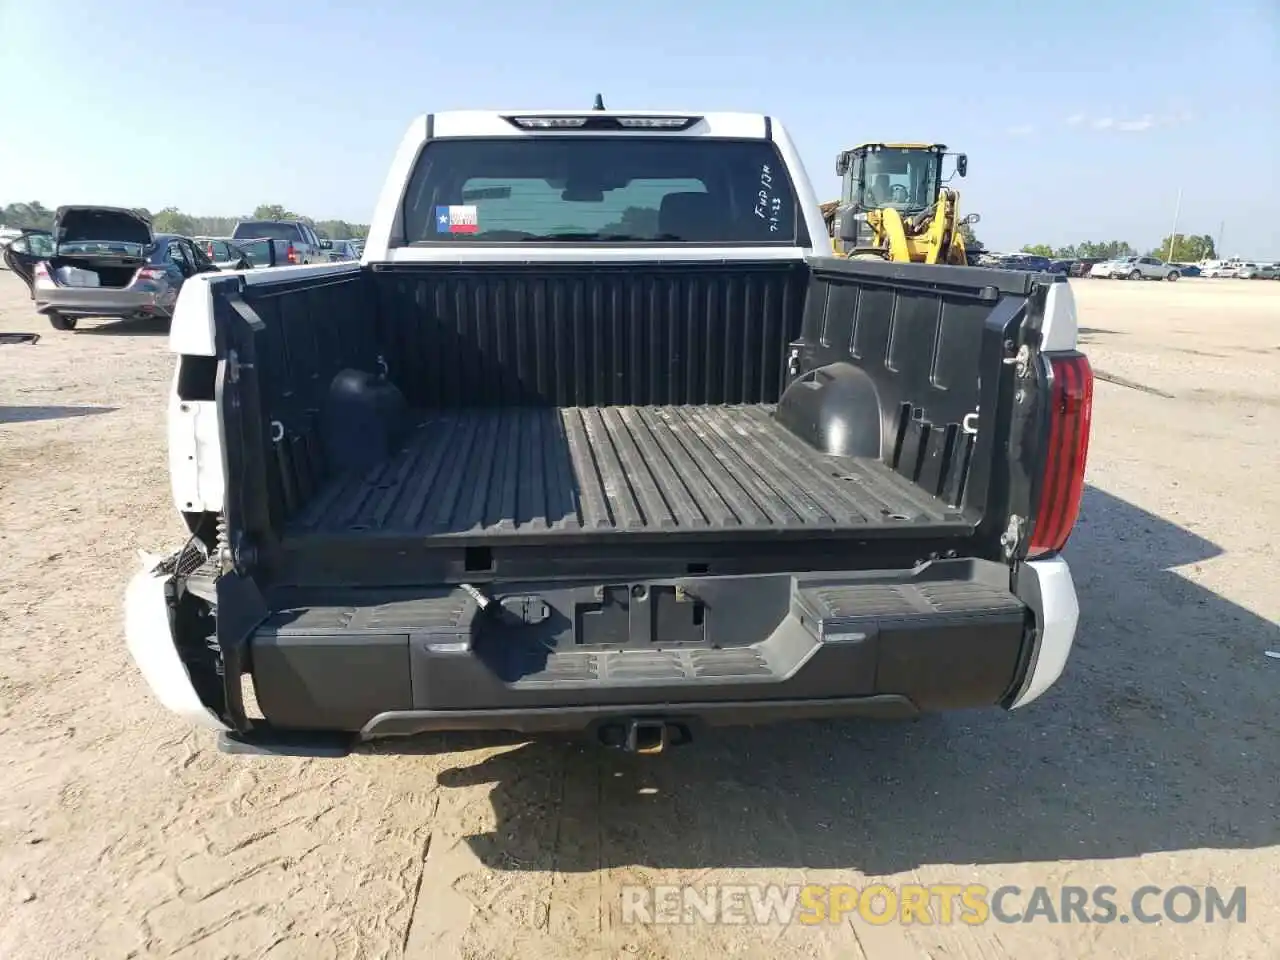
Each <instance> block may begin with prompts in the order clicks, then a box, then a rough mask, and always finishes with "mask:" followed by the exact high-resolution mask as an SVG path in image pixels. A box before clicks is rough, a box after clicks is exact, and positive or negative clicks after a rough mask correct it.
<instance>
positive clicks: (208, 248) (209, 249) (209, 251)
mask: <svg viewBox="0 0 1280 960" xmlns="http://www.w3.org/2000/svg"><path fill="white" fill-rule="evenodd" d="M204 255H205V256H206V257H208V258H209V259H210V260H212V259H213V244H212V243H206V244H205V245H204Z"/></svg>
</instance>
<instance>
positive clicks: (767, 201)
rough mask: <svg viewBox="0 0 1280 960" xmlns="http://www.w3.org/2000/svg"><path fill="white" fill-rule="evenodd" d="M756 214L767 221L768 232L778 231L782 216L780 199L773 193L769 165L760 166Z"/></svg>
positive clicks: (771, 171) (771, 173)
mask: <svg viewBox="0 0 1280 960" xmlns="http://www.w3.org/2000/svg"><path fill="white" fill-rule="evenodd" d="M756 216H757V217H759V218H760V219H761V220H766V221H768V223H769V232H770V233H777V232H778V222H779V220H781V218H782V200H781V199H779V198H778V197H776V196H774V194H773V170H771V169H770V167H769V165H768V164H767V163H766V164H763V165H762V166H761V167H760V192H759V193H757V194H756Z"/></svg>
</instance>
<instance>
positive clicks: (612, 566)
mask: <svg viewBox="0 0 1280 960" xmlns="http://www.w3.org/2000/svg"><path fill="white" fill-rule="evenodd" d="M1076 330H1077V325H1076V315H1075V308H1074V304H1073V300H1072V295H1071V289H1070V287H1069V286H1068V285H1067V283H1066V282H1065V279H1064V278H1057V280H1056V282H1055V280H1054V278H1051V277H1047V276H1045V275H1042V274H1031V273H1021V272H1012V271H999V270H982V269H977V268H970V267H952V266H926V265H917V264H893V263H882V262H868V261H849V260H842V259H836V258H834V257H832V256H831V251H830V247H829V241H828V239H827V232H826V229H825V227H824V224H823V221H822V216H821V213H820V210H819V205H818V200H817V198H816V196H815V195H814V191H813V188H812V186H811V185H810V182H809V178H808V176H807V175H806V173H805V171H804V168H803V167H802V165H801V163H800V158H799V156H798V155H797V153H796V149H795V146H794V144H793V143H792V141H791V139H790V138H789V137H788V135H787V132H786V130H785V129H784V128H783V126H782V124H780V123H779V122H778V121H777V120H775V119H773V118H771V117H767V116H761V115H755V114H737V113H708V114H697V115H695V114H684V113H635V112H618V111H610V110H599V109H597V110H590V111H576V112H575V111H533V112H521V111H506V112H479V111H474V112H454V113H439V114H434V115H428V116H422V117H419V118H418V119H416V120H414V121H413V123H412V124H410V126H409V129H408V131H407V132H406V134H405V136H404V139H403V141H402V142H401V145H400V147H399V150H398V151H397V152H396V155H395V157H394V159H393V160H392V163H391V169H390V172H389V173H388V175H387V179H386V183H385V185H384V187H383V189H382V194H381V197H380V199H379V201H378V205H377V208H376V210H375V211H374V216H373V220H372V226H371V229H370V233H369V238H368V242H367V245H366V248H365V250H364V254H363V258H362V259H361V261H360V262H358V263H336V264H322V265H311V266H298V267H283V268H280V269H276V270H270V271H248V272H244V273H232V274H222V273H220V274H217V275H216V276H211V277H208V278H204V277H201V278H196V279H194V280H193V281H192V282H190V283H188V284H187V285H186V287H184V289H183V291H182V294H181V297H180V300H179V302H178V305H177V310H176V314H175V316H174V319H173V324H172V331H171V335H170V346H171V349H172V351H173V353H174V354H175V356H176V361H177V364H176V371H175V374H174V378H173V383H172V392H171V396H170V400H169V469H170V474H171V479H172V490H173V499H174V505H175V507H176V508H177V510H178V512H179V513H180V514H181V516H182V519H183V521H184V522H185V524H186V527H187V529H188V530H189V532H190V539H189V540H188V541H187V543H186V545H185V546H184V547H183V548H182V549H180V550H178V551H177V552H176V553H173V554H172V555H170V556H168V557H167V558H166V559H163V560H157V559H150V560H147V561H146V562H145V564H144V566H143V569H142V570H140V571H139V572H138V573H137V575H136V576H135V577H134V578H133V580H132V582H131V583H130V585H129V587H128V591H127V597H126V611H125V613H126V634H127V638H128V644H129V649H130V651H131V652H132V655H133V657H134V660H135V661H136V663H137V665H138V667H139V668H140V670H141V672H142V673H143V675H144V676H145V678H146V680H147V682H148V683H149V685H150V687H151V689H152V690H153V692H154V693H155V695H156V697H158V699H159V700H160V701H161V702H162V703H163V704H164V705H166V706H167V707H169V708H170V709H171V710H173V711H174V712H176V713H177V714H179V715H181V716H182V717H184V718H185V719H186V720H188V721H191V722H194V723H197V724H201V725H203V726H206V727H211V728H213V729H215V730H218V731H220V734H221V736H220V745H221V746H222V748H223V749H225V750H229V751H234V752H247V753H256V752H274V753H316V752H323V753H337V754H341V753H343V752H345V751H347V750H349V749H350V747H351V745H352V744H354V743H356V742H358V741H359V740H361V739H367V738H374V737H384V736H389V735H407V734H415V733H419V732H424V731H434V730H451V729H509V730H519V731H525V732H528V733H539V732H550V731H575V732H578V733H582V734H586V735H588V736H591V737H593V738H598V739H599V740H600V741H602V742H603V743H606V744H609V745H612V746H617V747H621V748H624V749H628V750H632V751H637V752H646V753H652V752H657V751H660V750H662V749H663V748H664V747H666V746H667V745H669V744H673V743H679V742H684V741H687V740H689V739H690V738H691V737H692V735H693V733H694V732H695V731H696V730H697V729H698V728H699V727H700V726H701V725H703V724H736V723H744V724H754V723H757V722H762V721H769V720H782V719H789V718H805V717H837V716H879V717H911V716H915V715H918V714H919V713H921V712H923V711H936V710H947V709H953V708H962V707H981V706H992V707H1003V708H1015V707H1020V706H1022V705H1024V704H1027V703H1029V702H1031V701H1032V700H1035V699H1036V698H1037V697H1039V696H1040V695H1041V694H1043V693H1044V692H1045V690H1046V689H1048V688H1049V687H1050V686H1051V685H1052V684H1053V683H1054V682H1055V681H1056V680H1057V678H1058V676H1059V674H1060V673H1061V672H1062V669H1063V666H1064V664H1065V662H1066V660H1067V656H1068V653H1069V651H1070V649H1071V645H1072V641H1073V637H1074V635H1075V630H1076V620H1077V614H1078V608H1077V602H1076V594H1075V589H1074V587H1073V584H1072V579H1071V573H1070V570H1069V568H1068V566H1067V562H1066V560H1065V559H1063V557H1062V555H1061V550H1062V548H1063V546H1064V544H1065V543H1066V542H1067V538H1068V536H1069V535H1070V532H1071V530H1072V527H1073V525H1074V523H1075V520H1076V515H1077V511H1078V508H1079V504H1080V499H1081V493H1082V487H1083V478H1084V469H1085V457H1086V452H1087V448H1088V439H1089V428H1090V410H1091V398H1092V384H1093V377H1092V373H1091V370H1090V367H1089V363H1088V361H1087V359H1086V358H1085V357H1084V356H1083V355H1082V354H1081V353H1080V352H1079V351H1078V349H1077V343H1076ZM247 683H251V684H252V692H253V694H254V696H253V697H252V698H248V697H246V696H245V694H244V691H245V685H246V684H247ZM255 704H256V706H255Z"/></svg>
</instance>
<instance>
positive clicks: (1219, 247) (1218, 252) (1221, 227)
mask: <svg viewBox="0 0 1280 960" xmlns="http://www.w3.org/2000/svg"><path fill="white" fill-rule="evenodd" d="M1226 228H1227V221H1225V220H1223V221H1221V222H1219V224H1218V245H1217V246H1216V247H1214V248H1213V252H1214V254H1215V255H1216V256H1217V258H1218V259H1219V260H1221V259H1222V258H1223V257H1225V256H1226V254H1225V253H1223V252H1222V231H1223V230H1225V229H1226Z"/></svg>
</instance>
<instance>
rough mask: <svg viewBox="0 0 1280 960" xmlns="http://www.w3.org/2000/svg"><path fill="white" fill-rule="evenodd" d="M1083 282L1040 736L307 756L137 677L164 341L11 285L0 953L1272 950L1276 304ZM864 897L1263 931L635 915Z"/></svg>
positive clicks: (1275, 925) (158, 542)
mask: <svg viewBox="0 0 1280 960" xmlns="http://www.w3.org/2000/svg"><path fill="white" fill-rule="evenodd" d="M1075 286H1076V289H1077V300H1078V303H1079V306H1080V311H1081V318H1082V320H1081V322H1082V324H1083V325H1084V327H1085V331H1084V336H1083V339H1084V342H1085V349H1086V350H1087V351H1088V352H1089V354H1090V356H1091V358H1092V360H1093V363H1094V365H1095V367H1096V368H1097V371H1098V373H1099V376H1100V377H1103V378H1106V379H1104V380H1103V382H1100V383H1099V385H1098V389H1097V398H1096V405H1095V421H1094V433H1093V446H1092V451H1091V457H1090V464H1089V486H1088V492H1087V499H1086V501H1085V506H1084V511H1083V517H1082V519H1081V522H1080V525H1079V527H1078V528H1077V531H1076V534H1075V536H1074V538H1073V539H1072V541H1071V544H1070V547H1069V548H1068V554H1069V557H1070V560H1071V564H1072V568H1073V570H1074V572H1075V576H1076V581H1077V586H1078V589H1079V593H1080V602H1081V607H1082V620H1081V626H1080V632H1079V636H1078V639H1077V642H1076V648H1075V652H1074V654H1073V657H1072V660H1071V661H1070V663H1069V664H1068V668H1067V672H1066V674H1065V676H1064V678H1063V679H1062V681H1061V682H1060V684H1059V685H1058V686H1057V687H1056V688H1055V689H1054V690H1052V691H1051V692H1050V693H1049V694H1048V695H1046V696H1045V697H1044V698H1043V699H1042V700H1040V701H1039V702H1037V703H1035V704H1034V705H1032V706H1031V707H1029V708H1027V709H1026V710H1025V711H1020V712H1018V713H1014V714H1005V713H1002V712H1000V711H996V710H992V711H983V712H974V713H967V714H958V715H948V716H943V717H937V718H929V719H926V720H924V721H921V722H920V723H916V724H905V725H882V724H875V723H858V724H853V723H841V724H804V725H792V726H786V727H778V728H766V729H762V730H758V731H754V732H750V731H725V732H718V733H715V734H712V735H710V736H708V737H706V738H703V739H700V740H698V741H697V742H695V743H694V744H693V745H692V746H690V747H686V748H684V749H682V750H677V751H675V752H673V753H670V754H668V755H665V756H663V757H660V758H656V759H649V760H645V761H638V760H635V759H632V758H628V757H625V756H620V755H614V754H606V753H603V752H601V751H599V750H597V749H593V748H583V747H581V746H575V745H571V744H563V743H559V744H541V745H539V744H533V745H530V744H522V743H517V742H507V743H502V744H497V745H495V744H494V743H492V742H482V741H479V740H472V739H467V738H461V737H452V738H443V739H441V738H436V739H429V740H425V741H421V742H415V743H414V745H413V747H412V751H411V752H409V753H407V754H405V753H392V752H388V751H386V750H384V749H371V750H367V751H365V752H363V753H361V754H359V755H357V756H354V757H352V758H350V759H347V760H344V761H331V760H309V761H308V760H256V759H249V758H232V757H226V756H223V755H221V754H219V753H218V752H217V751H216V750H215V748H214V741H213V737H212V736H211V735H210V734H208V733H205V732H193V731H191V730H188V729H187V728H186V727H184V726H183V725H181V723H180V722H179V721H178V720H177V719H176V718H174V717H172V716H170V715H169V714H167V713H165V712H164V711H163V710H162V709H161V708H160V707H159V706H158V705H157V704H156V703H155V702H154V701H153V700H152V699H151V697H150V695H149V693H148V691H147V690H146V689H145V687H144V686H143V684H142V681H141V678H140V677H139V675H138V674H137V672H136V671H135V669H134V667H133V665H132V663H131V661H130V660H129V657H128V654H127V652H126V650H125V646H124V642H123V638H122V636H121V602H122V590H123V586H124V583H125V581H126V579H127V577H128V576H129V575H131V574H132V573H133V571H134V569H135V566H136V560H135V551H136V550H137V549H139V548H142V549H147V550H155V551H160V550H166V549H169V548H171V547H173V546H175V545H176V544H177V542H178V541H179V538H180V536H181V532H180V526H179V522H178V519H177V517H176V515H175V513H174V511H173V508H172V507H171V505H170V503H169V499H168V486H167V484H168V474H167V468H166V461H165V448H164V423H163V411H164V405H165V396H166V390H167V388H168V378H169V374H170V369H171V367H170V359H169V357H168V355H167V354H166V352H165V351H166V341H165V339H164V337H163V336H162V331H161V330H159V329H157V328H155V327H152V326H147V325H143V324H134V323H115V324H112V323H102V324H94V323H89V324H85V325H84V328H83V329H81V330H80V331H78V332H76V333H58V332H55V331H54V330H52V329H51V328H50V327H49V325H48V324H47V323H46V322H45V321H44V320H43V319H42V318H40V317H37V316H36V315H35V314H34V313H33V312H32V310H31V309H30V303H29V301H28V300H27V298H26V292H25V290H24V289H23V288H22V287H21V286H20V284H19V283H18V282H17V280H16V279H15V278H14V277H13V276H12V275H11V274H8V273H7V272H2V271H0V332H13V331H34V332H37V333H39V334H40V335H41V340H40V342H39V343H38V344H36V345H34V346H32V345H3V346H0V757H2V758H3V759H2V760H0V764H2V766H0V770H3V773H2V774H0V784H3V786H0V957H3V958H6V960H9V958H13V960H17V958H23V960H26V958H43V957H48V958H57V960H66V958H72V957H95V958H97V957H102V958H115V957H219V958H221V957H262V958H271V960H282V958H286V957H298V958H303V957H305V958H308V960H325V958H349V957H370V958H372V957H378V958H381V957H400V956H412V957H431V958H452V957H461V958H468V960H480V958H498V957H509V956H519V957H521V958H523V960H565V958H613V957H621V956H628V957H637V958H658V957H681V958H690V960H703V958H711V957H715V958H720V957H725V956H736V957H746V958H771V960H773V958H792V957H840V958H859V957H865V958H870V960H884V958H894V960H896V958H898V957H909V958H935V960H942V958H965V960H978V958H984V960H985V958H997V957H1019V958H1030V957H1033V958H1036V960H1042V958H1043V960H1052V958H1055V957H1061V958H1077V957H1086V956H1097V957H1124V958H1160V960H1167V958H1173V957H1177V958H1191V957H1205V958H1215V960H1217V958H1225V957H1264V956H1270V957H1274V956H1275V950H1276V946H1275V945H1276V944H1277V943H1280V882H1278V881H1280V735H1278V733H1277V728H1278V727H1280V724H1278V723H1277V709H1278V706H1280V695H1278V694H1280V660H1272V659H1267V658H1266V657H1265V656H1264V651H1265V650H1268V649H1270V650H1276V649H1280V628H1277V620H1280V589H1278V588H1277V585H1280V553H1278V552H1277V545H1276V541H1277V539H1278V537H1277V534H1280V479H1278V478H1280V470H1278V469H1277V467H1280V455H1278V454H1277V441H1276V436H1277V435H1278V434H1280V283H1266V282H1262V281H1253V282H1250V281H1183V282H1180V283H1177V284H1155V283H1150V284H1128V283H1118V282H1108V281H1080V282H1078V283H1076V284H1075ZM867 878H884V879H886V880H888V881H889V882H924V883H931V882H938V883H944V882H951V883H961V884H964V883H974V882H977V883H983V884H986V885H988V886H989V887H996V886H999V885H1001V884H1017V885H1020V886H1021V887H1023V888H1024V889H1025V888H1029V887H1031V886H1034V885H1036V884H1045V885H1050V886H1054V887H1055V888H1056V887H1057V886H1058V885H1062V884H1076V885H1084V886H1088V885H1094V884H1110V885H1112V886H1114V887H1115V888H1117V890H1118V891H1119V899H1120V900H1121V901H1122V902H1123V899H1124V897H1126V896H1127V895H1128V894H1130V893H1132V892H1133V891H1134V890H1135V889H1136V888H1138V887H1140V886H1142V885H1143V884H1155V885H1159V886H1162V887H1169V886H1173V885H1175V884H1191V885H1207V884H1217V885H1219V886H1220V887H1234V886H1237V885H1245V886H1247V887H1248V900H1247V919H1246V922H1245V923H1243V924H1239V923H1227V922H1221V921H1219V922H1217V923H1214V924H1208V923H1204V922H1196V923H1190V924H1184V925H1177V924H1172V923H1169V922H1164V923H1161V924H1159V925H1155V926H1148V925H1139V924H1127V925H1126V924H1119V923H1115V924H1107V925H1099V924H1091V925H1084V924H1080V923H1071V924H1060V925H1053V924H1049V923H1046V922H1044V921H1038V922H1035V923H1029V924H999V923H994V922H992V923H988V924H986V925H983V926H980V927H967V926H960V925H950V926H946V925H937V926H908V927H901V926H871V925H869V924H867V923H866V922H865V921H862V920H856V921H848V920H846V921H845V922H843V923H840V924H830V925H824V926H820V927H803V926H799V925H789V926H785V927H784V926H772V927H758V926H732V925H720V926H710V925H706V924H693V925H681V926H653V925H636V924H624V923H623V922H622V918H621V911H620V889H621V887H622V885H623V884H631V883H639V884H659V883H694V884H698V885H704V884H725V883H763V882H777V883H799V882H810V883H850V884H854V885H860V884H862V883H865V882H866V880H867ZM1267 944H1271V946H1270V947H1268V946H1267Z"/></svg>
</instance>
